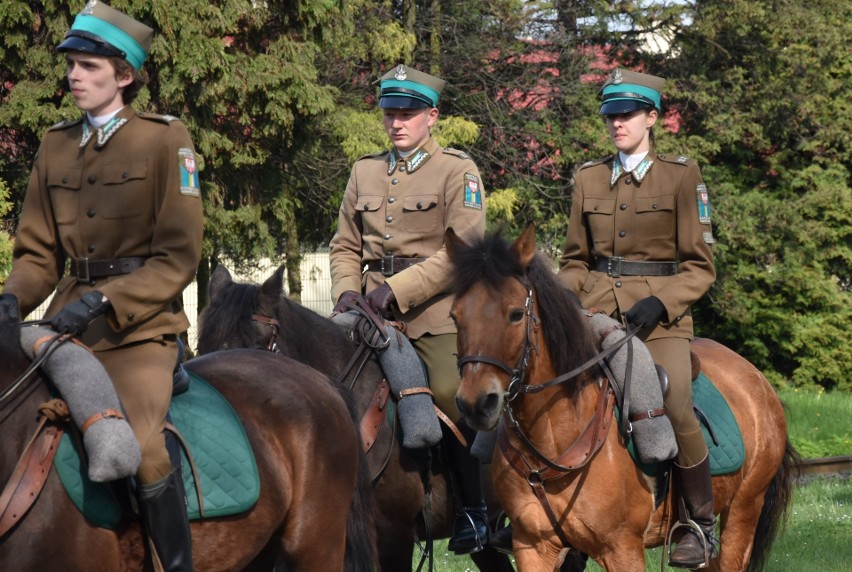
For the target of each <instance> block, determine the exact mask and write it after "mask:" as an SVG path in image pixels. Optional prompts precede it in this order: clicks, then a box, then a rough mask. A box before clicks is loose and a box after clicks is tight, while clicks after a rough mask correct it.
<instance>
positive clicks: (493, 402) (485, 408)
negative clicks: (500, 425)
mask: <svg viewBox="0 0 852 572" xmlns="http://www.w3.org/2000/svg"><path fill="white" fill-rule="evenodd" d="M498 407H500V394H498V393H487V394H485V395H484V396H482V397H481V398H480V399H479V410H480V411H482V412H483V413H487V414H489V415H490V414H492V413H493V412H494V411H496V410H497V408H498Z"/></svg>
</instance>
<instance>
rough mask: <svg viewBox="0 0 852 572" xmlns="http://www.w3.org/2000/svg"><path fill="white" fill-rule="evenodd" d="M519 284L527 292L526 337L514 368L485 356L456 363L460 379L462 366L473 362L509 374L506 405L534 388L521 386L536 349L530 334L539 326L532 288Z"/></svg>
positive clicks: (469, 357)
mask: <svg viewBox="0 0 852 572" xmlns="http://www.w3.org/2000/svg"><path fill="white" fill-rule="evenodd" d="M521 283H522V284H523V285H524V287H525V288H526V291H527V298H526V300H525V301H524V316H525V318H526V321H527V323H526V335H525V336H524V347H523V348H522V349H521V355H520V357H519V358H518V363H517V365H516V366H515V367H510V366H509V365H507V364H506V362H504V361H501V360H499V359H497V358H493V357H490V356H485V355H469V356H460V357H459V358H458V360H457V361H456V364H457V366H458V370H459V376H460V377H461V374H462V370H463V369H464V365H465V364H467V363H475V362H480V363H487V364H489V365H493V366H494V367H496V368H498V369H501V370H503V371H505V372H506V373H507V374H509V385H508V386H507V388H506V394H505V396H504V397H505V401H504V403H508V402H510V401H512V400H514V399H515V398H516V397H517V396H518V394H520V393H533V392H534V391H531V390H530V389H529V388H530V387H535V386H530V385H522V384H521V382H522V381H523V379H524V377H526V371H527V366H528V365H529V363H530V354H531V353H532V351H533V349H537V348H535V347H534V346H533V343H532V333H533V329H535V328H538V324H539V318H538V316H536V315H535V312H534V310H533V290H532V287H531V286H529V285H528V284H526V283H525V282H524V281H523V280H521ZM535 391H538V390H535Z"/></svg>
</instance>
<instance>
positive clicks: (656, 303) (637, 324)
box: [624, 296, 668, 329]
mask: <svg viewBox="0 0 852 572" xmlns="http://www.w3.org/2000/svg"><path fill="white" fill-rule="evenodd" d="M667 317H668V314H667V313H666V307H665V306H663V303H662V302H660V299H659V298H657V297H656V296H648V297H647V298H643V299H641V300H639V301H638V302H636V304H634V305H633V307H632V308H630V309H629V310H628V311H627V313H626V314H624V319H625V320H627V325H628V326H630V328H631V329H635V328H651V327H654V326H656V325H657V323H658V322H660V320H662V319H663V318H667Z"/></svg>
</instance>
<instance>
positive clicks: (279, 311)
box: [198, 266, 584, 572]
mask: <svg viewBox="0 0 852 572" xmlns="http://www.w3.org/2000/svg"><path fill="white" fill-rule="evenodd" d="M283 270H284V269H283V267H282V268H280V269H279V270H278V271H277V272H275V273H274V274H273V275H272V276H271V277H269V278H268V279H267V280H266V281H265V282H264V284H263V285H261V286H258V285H254V284H241V283H237V282H234V281H233V280H232V278H231V275H230V273H229V272H228V270H227V269H226V268H225V267H224V266H219V267H217V268H216V270H215V271H214V272H213V276H212V277H211V281H210V289H209V290H210V303H209V305H208V306H207V307H206V308H205V309H204V312H203V313H202V315H201V319H200V330H199V338H198V351H199V353H201V354H204V353H206V352H210V351H215V350H219V349H222V348H233V347H250V348H265V349H272V348H273V346H274V348H275V349H276V351H280V352H281V353H283V354H284V355H286V356H289V357H292V358H294V359H296V360H298V361H301V362H304V363H306V364H308V365H310V366H312V367H315V368H316V369H318V370H320V371H322V372H323V373H326V374H327V375H328V376H329V377H331V378H333V379H337V378H338V377H339V376H341V374H342V373H343V372H345V370H346V368H347V364H348V362H349V360H350V358H351V357H352V356H353V354H355V353H356V350H357V348H358V345H357V344H356V343H353V341H352V340H351V339H350V338H349V336H348V335H347V333H346V330H345V329H344V328H343V327H341V326H339V325H337V324H335V323H334V322H332V321H331V320H329V319H327V318H325V317H323V316H320V315H319V314H317V313H315V312H313V311H312V310H309V309H307V308H305V307H303V306H301V305H299V304H296V303H295V302H292V301H291V300H289V299H287V298H286V297H283V296H282V274H283ZM257 316H261V318H260V319H257V318H256V317H257ZM253 317H255V318H253ZM270 319H274V320H275V322H274V323H272V322H271V320H270ZM362 365H363V368H362V370H361V371H360V374H359V375H357V376H355V375H353V376H349V378H348V379H346V380H345V381H346V383H348V384H354V387H353V391H354V393H355V396H356V401H357V404H358V405H357V408H358V411H359V412H360V413H363V412H364V411H365V410H366V409H367V407H368V405H369V401H370V400H371V398H372V396H373V393H374V391H375V388H376V385H377V384H378V382H379V381H380V380H381V379H382V378H383V377H384V375H383V373H382V370H381V366H380V365H379V363H378V361H377V360H376V358H375V356H373V357H371V358H370V359H368V360H367V361H366V362H365V363H363V364H362ZM418 454H419V458H418ZM369 455H371V456H377V457H379V460H380V462H381V463H382V464H383V465H384V467H385V468H384V470H383V471H382V472H381V474H380V476H378V478H377V480H376V483H375V499H376V534H377V540H378V543H379V557H380V562H381V569H382V570H384V571H386V572H396V571H400V570H409V569H411V563H412V558H413V554H414V544H415V539H421V540H426V539H428V538H433V539H439V538H448V537H449V536H450V535H451V534H452V524H453V519H454V516H455V509H454V507H453V502H452V492H451V491H450V490H448V480H447V476H446V468H445V466H444V464H443V463H442V461H441V459H440V455H436V454H434V452H433V453H431V455H432V456H431V458H430V459H429V460H428V461H429V462H428V465H424V460H426V452H425V451H409V450H406V449H404V448H402V447H400V445H399V444H398V442H397V440H396V439H395V438H394V436H393V434H392V431H390V430H388V429H387V427H386V426H385V427H384V428H383V430H382V432H381V433H380V436H379V437H378V439H377V442H376V445H374V446H373V448H372V449H371V450H370V452H369ZM487 484H488V485H490V483H487ZM486 489H487V492H486V496H487V497H488V498H489V513H490V515H491V516H492V517H496V516H497V515H498V514H499V513H500V510H501V509H500V508H499V505H497V504H496V499H495V497H494V494H493V491H492V490H491V488H490V486H486ZM492 524H493V523H492ZM471 558H472V559H473V560H474V562H475V563H476V564H477V566H478V567H479V568H480V570H484V571H488V572H501V571H511V570H513V568H512V565H511V562H510V560H509V558H508V557H507V556H506V555H504V554H500V553H499V552H497V551H496V550H494V549H492V548H490V547H486V549H485V550H483V551H482V552H479V553H476V554H472V555H471ZM583 567H584V563H582V564H579V568H572V569H576V570H582V569H583ZM568 569H569V568H568V567H567V566H566V568H565V570H568Z"/></svg>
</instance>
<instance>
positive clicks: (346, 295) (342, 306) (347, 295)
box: [331, 290, 361, 314]
mask: <svg viewBox="0 0 852 572" xmlns="http://www.w3.org/2000/svg"><path fill="white" fill-rule="evenodd" d="M360 297H361V294H360V293H359V292H356V291H355V290H346V291H344V292H343V294H341V295H340V298H338V299H337V304H335V305H334V308H332V309H331V312H332V314H342V313H343V312H346V311H347V310H349V308H348V305H349V302H350V301H355V300H357V299H358V298H360Z"/></svg>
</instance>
